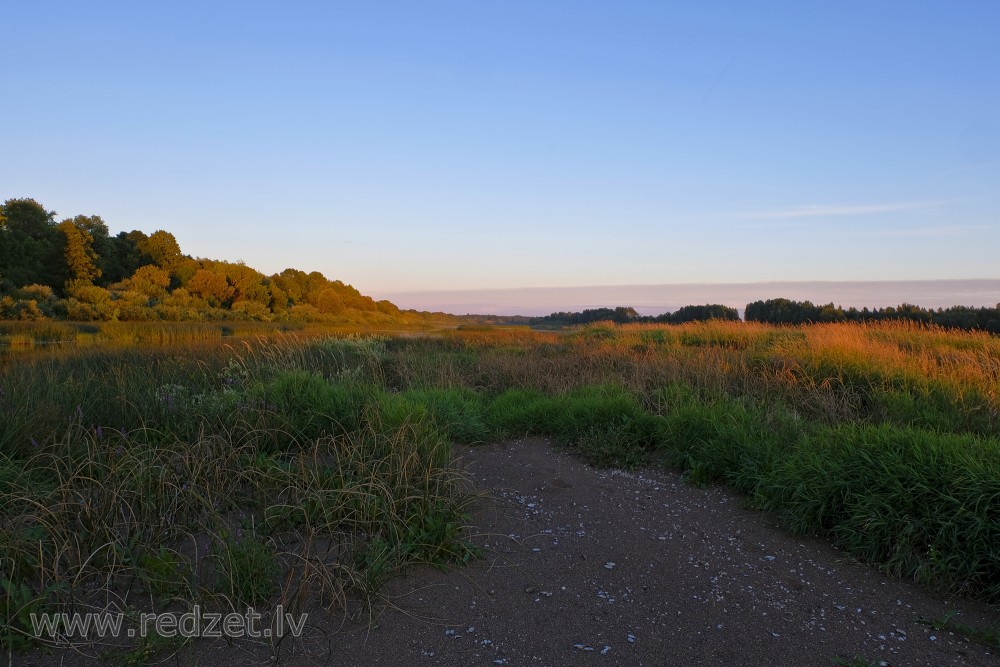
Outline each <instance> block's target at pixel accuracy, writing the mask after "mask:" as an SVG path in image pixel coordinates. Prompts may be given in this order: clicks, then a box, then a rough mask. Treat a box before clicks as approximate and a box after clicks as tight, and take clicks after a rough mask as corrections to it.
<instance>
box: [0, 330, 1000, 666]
mask: <svg viewBox="0 0 1000 667" xmlns="http://www.w3.org/2000/svg"><path fill="white" fill-rule="evenodd" d="M53 326H55V328H54V329H53V328H52V327H53ZM80 326H89V325H72V324H61V325H46V324H31V325H27V324H26V325H17V326H16V327H13V328H8V329H5V330H4V331H3V342H5V343H6V345H7V346H8V351H7V353H6V357H0V368H2V370H3V374H2V376H0V554H2V555H3V560H2V561H0V642H2V643H3V644H4V645H6V646H9V647H13V648H15V649H20V648H24V647H26V646H28V645H30V644H31V643H32V641H33V640H32V638H31V635H32V628H31V623H30V615H31V614H32V613H36V614H37V613H40V612H42V611H69V610H73V611H80V610H104V609H111V610H116V611H118V610H122V611H125V612H126V613H128V614H138V613H140V612H141V611H144V610H163V609H178V608H188V607H190V606H191V605H192V604H195V603H197V604H200V605H201V607H203V608H212V609H218V610H222V611H228V610H242V609H244V608H245V607H246V606H248V605H249V606H255V607H257V608H273V607H275V606H276V605H278V604H282V605H283V607H284V608H285V609H298V610H307V609H310V608H314V607H315V606H316V605H322V606H325V607H329V608H343V609H346V610H348V611H349V612H350V613H352V614H354V615H356V616H358V617H359V618H360V617H364V615H365V614H366V613H370V612H371V610H373V609H377V607H378V604H379V592H380V590H381V587H382V585H383V583H384V582H385V581H386V580H387V578H389V577H391V576H392V575H393V574H394V573H396V572H398V571H399V570H400V569H401V568H404V567H406V566H407V565H409V564H412V563H417V562H424V563H432V564H439V565H447V564H451V563H458V564H460V563H464V562H468V561H470V560H472V559H475V558H476V557H477V556H478V555H479V552H478V550H477V548H475V547H473V546H472V544H471V543H470V542H468V540H467V532H466V524H467V522H468V515H467V509H468V506H469V502H470V499H471V496H470V493H469V487H468V485H467V484H466V483H465V482H464V480H463V478H462V476H461V474H460V473H459V471H458V470H457V469H456V467H455V466H454V464H453V461H452V455H451V443H454V442H458V443H481V442H489V441H493V440H496V439H500V438H506V437H513V436H520V435H525V434H538V435H547V436H551V437H553V438H555V439H556V440H557V442H559V443H560V444H561V445H563V446H565V447H566V448H569V449H572V450H573V451H576V452H578V453H579V454H580V455H581V456H583V457H584V458H585V459H586V460H588V461H590V462H592V463H594V464H596V465H600V466H616V467H626V468H628V467H639V466H650V465H666V466H671V467H674V468H676V469H680V470H683V471H685V473H686V476H687V479H688V480H689V481H690V482H691V483H694V484H707V483H714V482H720V483H723V484H726V485H728V486H730V487H732V488H734V489H736V490H738V491H740V492H742V493H744V494H745V495H746V497H747V499H748V501H749V502H750V503H751V504H752V505H754V506H755V507H758V508H760V509H762V510H768V511H772V512H774V513H775V514H776V515H777V516H779V517H781V519H782V520H783V521H784V523H785V524H786V525H787V527H788V529H789V530H791V531H794V532H796V533H801V534H820V535H825V536H828V537H829V538H830V539H832V540H833V541H835V542H836V543H838V544H839V545H840V546H841V547H842V548H843V549H844V550H846V551H847V552H848V553H850V554H851V555H853V556H854V557H856V558H858V559H860V560H863V561H865V562H868V563H871V564H872V565H874V566H876V567H878V568H880V569H882V570H883V571H885V572H887V573H889V574H890V575H893V576H896V577H901V578H906V579H912V580H915V581H917V582H919V583H921V584H923V585H925V586H927V587H929V588H931V589H934V590H938V591H942V592H947V593H949V594H957V595H967V596H970V597H974V598H978V599H981V600H985V601H987V602H998V601H1000V551H998V547H997V545H998V544H1000V338H997V337H995V336H993V337H991V336H989V335H986V334H975V333H956V332H950V331H944V330H940V329H936V328H928V327H922V326H918V325H913V324H902V323H880V324H869V325H858V324H830V325H809V326H796V327H776V326H768V325H757V324H750V323H742V322H707V323H689V324H684V325H624V326H614V325H610V324H600V323H599V324H595V325H591V326H587V327H584V328H579V329H573V330H568V331H564V332H540V331H533V330H530V329H526V328H516V327H482V328H474V327H463V328H459V329H456V330H447V331H438V332H434V333H431V334H424V335H420V336H413V335H409V336H392V337H388V336H384V335H347V334H346V333H345V332H335V333H331V332H330V331H329V330H322V329H299V330H288V329H284V330H283V329H281V328H280V327H265V326H263V325H262V326H261V327H257V328H255V327H253V326H250V325H245V326H246V328H244V329H241V330H239V331H225V332H223V331H221V330H220V329H218V325H215V326H214V327H210V326H198V325H176V326H175V327H173V328H172V327H170V326H168V325H158V324H142V325H127V324H116V323H110V324H106V325H99V326H98V325H93V327H94V328H93V329H87V330H82V329H80V328H79V327H80ZM241 326H244V325H241ZM68 340H73V341H75V342H74V344H73V345H71V346H65V345H63V346H60V345H53V346H51V347H52V348H54V349H51V350H48V349H47V348H46V346H45V342H46V341H68ZM115 340H117V343H114V342H113V341H115ZM43 349H44V350H46V351H44V352H42V350H43ZM126 648H128V650H130V651H131V653H129V654H128V655H129V656H132V657H135V656H139V657H142V656H144V655H147V654H152V652H154V651H155V650H157V649H158V648H162V647H161V646H159V645H155V644H149V643H142V642H140V643H138V644H137V645H135V646H132V647H126ZM117 650H125V649H117Z"/></svg>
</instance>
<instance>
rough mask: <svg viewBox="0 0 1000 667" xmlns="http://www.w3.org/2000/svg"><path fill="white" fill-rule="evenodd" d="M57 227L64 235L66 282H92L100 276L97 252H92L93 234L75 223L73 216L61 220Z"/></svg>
mask: <svg viewBox="0 0 1000 667" xmlns="http://www.w3.org/2000/svg"><path fill="white" fill-rule="evenodd" d="M80 217H82V216H80ZM58 227H59V231H60V232H62V233H63V236H65V237H66V242H65V248H66V249H65V251H64V253H65V257H66V268H67V270H68V271H69V279H68V280H67V281H66V284H67V285H70V284H86V285H90V284H93V282H94V280H96V279H97V278H100V276H101V270H100V269H99V268H98V267H97V253H96V252H94V236H93V234H91V233H90V232H89V231H88V230H87V228H86V227H84V225H83V224H79V223H77V221H76V219H75V218H74V219H67V220H63V221H62V222H60V223H59V226H58Z"/></svg>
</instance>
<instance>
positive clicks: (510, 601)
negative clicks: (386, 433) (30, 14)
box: [14, 438, 1000, 667]
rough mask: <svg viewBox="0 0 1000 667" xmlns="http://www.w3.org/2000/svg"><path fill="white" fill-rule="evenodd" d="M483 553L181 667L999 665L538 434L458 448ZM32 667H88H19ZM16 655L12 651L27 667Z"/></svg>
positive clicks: (975, 619) (917, 596)
mask: <svg viewBox="0 0 1000 667" xmlns="http://www.w3.org/2000/svg"><path fill="white" fill-rule="evenodd" d="M457 451H458V454H459V456H460V458H461V461H462V465H463V466H464V468H465V470H466V472H467V473H468V475H469V477H470V479H471V480H472V482H473V484H474V486H475V487H476V488H477V489H478V490H480V491H481V492H482V496H481V498H480V501H479V503H478V509H477V510H476V511H475V513H474V515H473V520H472V524H473V526H474V528H473V530H474V532H475V537H474V538H473V541H474V542H476V543H477V544H479V545H481V546H483V547H484V548H485V550H486V556H485V558H483V559H482V560H480V561H477V562H475V563H473V564H471V565H469V566H466V567H456V568H451V569H449V571H447V572H442V571H439V570H436V569H433V568H430V567H420V568H414V569H413V570H411V571H410V572H408V573H407V574H405V575H404V576H402V577H399V578H397V579H395V580H394V581H392V582H391V583H390V585H389V586H388V589H387V591H386V594H387V601H388V605H387V606H386V607H385V608H384V609H383V610H382V611H381V613H380V614H379V615H378V616H377V617H376V618H373V619H370V621H368V622H365V623H361V624H357V623H352V622H348V621H346V620H345V619H343V618H340V617H322V616H320V615H319V614H316V615H315V618H313V616H310V619H309V625H308V627H307V632H306V634H305V635H304V637H303V638H302V639H299V640H296V641H288V640H287V638H286V640H285V641H283V642H282V643H281V644H280V645H279V646H278V647H277V648H276V649H275V648H274V647H272V646H269V645H266V644H263V643H259V644H254V643H250V642H249V641H248V640H243V641H242V643H240V642H236V643H234V644H227V643H225V642H223V641H215V642H214V643H213V642H209V641H207V640H202V641H199V642H196V643H195V644H194V645H193V646H192V647H190V648H188V649H185V650H184V651H183V652H182V653H181V654H179V655H176V656H173V657H172V658H171V659H170V660H169V662H170V663H171V664H204V665H218V664H231V665H242V664H289V665H297V664H326V665H352V666H353V665H428V666H431V665H444V666H456V667H457V666H462V667H465V666H466V665H539V666H545V665H552V666H561V665H578V664H582V665H685V666H688V665H726V666H727V667H736V666H738V665H796V666H800V665H832V664H838V663H837V661H838V660H843V661H844V662H843V663H841V664H847V663H848V661H850V660H852V659H854V658H857V657H863V658H864V659H865V660H867V661H868V662H857V663H853V664H859V665H862V664H872V665H878V664H885V665H893V666H902V665H998V664H1000V657H998V653H1000V650H998V649H996V648H991V647H990V646H988V645H985V644H981V643H977V642H975V641H973V640H970V639H968V638H966V637H964V636H963V635H961V634H958V633H952V632H949V631H948V630H937V629H934V628H933V627H931V626H929V625H927V624H925V623H920V622H918V619H920V618H925V619H940V618H942V617H943V616H944V615H945V614H946V613H948V612H950V611H957V610H961V611H960V613H959V614H958V615H957V616H956V617H955V619H956V620H958V621H961V622H963V623H966V624H968V625H973V626H977V627H981V628H985V627H989V626H995V625H998V624H1000V613H998V611H997V609H996V608H990V607H987V606H985V605H982V604H978V603H975V602H972V601H969V600H964V599H957V600H951V599H947V598H942V597H940V596H935V595H932V594H931V593H929V592H927V591H926V590H924V589H921V588H919V587H917V586H915V585H913V584H910V583H907V582H902V581H895V580H891V579H889V578H887V577H885V576H883V575H882V574H880V573H879V572H878V571H876V570H875V569H873V568H871V567H866V566H863V565H860V564H857V563H855V562H853V561H852V560H851V559H850V558H848V557H846V556H845V555H844V554H843V553H841V552H839V551H837V550H836V549H835V548H834V547H833V546H831V545H830V543H829V541H826V540H820V539H804V538H801V537H795V536H792V535H791V534H789V533H788V532H787V531H785V530H783V529H782V528H781V527H780V525H779V524H778V522H777V521H776V520H774V519H773V518H772V517H769V516H768V515H765V514H762V513H760V512H756V511H753V510H751V509H748V508H747V507H746V501H745V499H744V498H742V497H740V496H738V495H735V494H733V493H731V492H729V491H726V490H724V489H721V488H717V487H707V488H700V487H694V486H692V485H690V484H687V483H686V482H684V481H683V480H682V478H681V477H680V475H678V474H676V473H673V472H670V471H665V470H655V471H642V472H622V471H615V470H599V469H595V468H592V467H590V466H588V465H586V464H584V463H582V462H581V461H580V460H579V459H578V458H576V457H574V456H572V455H570V454H568V453H565V452H561V451H558V450H556V449H554V448H553V446H552V445H551V443H549V442H548V441H546V440H544V439H538V438H533V439H525V440H515V441H508V442H503V443H498V444H494V445H488V446H481V447H473V448H466V447H461V448H458V449H457ZM22 658H23V662H22V663H21V664H60V663H61V664H72V663H77V664H88V663H87V661H85V660H83V659H82V657H81V656H74V655H71V654H70V655H67V654H63V655H61V656H60V655H48V656H42V655H33V656H27V657H25V656H22ZM18 660H19V658H18V657H17V656H15V658H14V661H15V664H17V663H18Z"/></svg>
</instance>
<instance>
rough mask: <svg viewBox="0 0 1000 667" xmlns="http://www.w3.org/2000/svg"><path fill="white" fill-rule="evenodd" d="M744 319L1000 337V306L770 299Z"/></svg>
mask: <svg viewBox="0 0 1000 667" xmlns="http://www.w3.org/2000/svg"><path fill="white" fill-rule="evenodd" d="M744 317H745V319H746V320H747V321H748V322H766V323H769V324H804V323H811V322H877V321H881V320H908V321H911V322H921V323H924V324H935V325H937V326H941V327H947V328H953V329H965V330H966V331H972V330H979V331H988V332H990V333H994V334H1000V304H997V305H996V307H994V308H989V307H980V308H973V307H970V306H951V307H949V308H938V309H936V310H935V309H932V308H921V307H920V306H915V305H913V304H910V303H904V304H900V305H899V306H895V307H894V306H889V307H886V308H874V309H868V308H862V309H860V310H858V309H857V308H854V307H851V308H847V309H846V310H845V309H844V308H842V307H841V306H834V305H833V304H832V303H828V304H825V305H815V304H813V303H812V302H811V301H791V300H789V299H768V300H766V301H754V302H753V303H749V304H747V307H746V311H745V312H744Z"/></svg>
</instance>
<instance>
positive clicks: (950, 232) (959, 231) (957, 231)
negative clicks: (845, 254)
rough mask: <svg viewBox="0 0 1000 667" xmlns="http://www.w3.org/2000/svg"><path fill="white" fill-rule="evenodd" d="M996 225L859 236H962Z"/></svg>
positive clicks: (898, 231) (877, 232)
mask: <svg viewBox="0 0 1000 667" xmlns="http://www.w3.org/2000/svg"><path fill="white" fill-rule="evenodd" d="M994 228H995V226H994V225H955V226H952V227H912V228H907V229H878V230H870V231H865V232H861V233H859V234H858V236H896V237H916V236H962V235H965V234H971V233H974V232H980V231H984V230H988V229H994Z"/></svg>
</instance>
